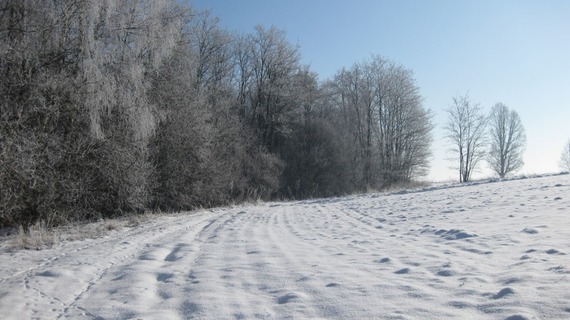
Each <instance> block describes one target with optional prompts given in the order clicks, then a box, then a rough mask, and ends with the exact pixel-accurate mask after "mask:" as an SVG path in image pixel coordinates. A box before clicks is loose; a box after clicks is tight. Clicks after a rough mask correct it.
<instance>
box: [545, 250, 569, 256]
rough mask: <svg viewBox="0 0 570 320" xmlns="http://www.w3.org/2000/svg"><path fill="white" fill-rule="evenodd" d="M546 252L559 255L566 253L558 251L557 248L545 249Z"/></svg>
mask: <svg viewBox="0 0 570 320" xmlns="http://www.w3.org/2000/svg"><path fill="white" fill-rule="evenodd" d="M546 253H548V254H559V255H565V254H566V253H564V252H560V251H558V250H556V249H550V250H546Z"/></svg>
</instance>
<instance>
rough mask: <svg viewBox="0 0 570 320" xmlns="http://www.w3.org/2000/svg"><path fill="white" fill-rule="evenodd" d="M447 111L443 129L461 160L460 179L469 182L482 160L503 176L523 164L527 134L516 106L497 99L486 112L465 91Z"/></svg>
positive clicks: (515, 170)
mask: <svg viewBox="0 0 570 320" xmlns="http://www.w3.org/2000/svg"><path fill="white" fill-rule="evenodd" d="M447 113H448V122H447V125H446V126H445V128H444V129H445V132H446V135H447V138H448V139H449V140H450V141H451V142H452V146H453V147H452V151H453V153H454V154H455V155H456V156H457V158H458V160H459V161H458V169H459V170H458V171H459V181H460V182H468V181H469V180H470V179H471V175H472V173H473V172H474V170H475V169H476V168H477V166H478V165H479V163H480V162H481V160H485V159H486V160H487V163H488V164H489V167H490V168H491V170H493V172H495V173H496V174H497V175H498V176H499V177H500V178H504V177H505V176H507V175H509V174H512V173H515V172H517V171H518V170H520V169H521V168H522V166H523V164H524V162H523V159H522V156H523V153H524V150H525V147H526V135H525V130H524V127H523V125H522V122H521V120H520V117H519V115H518V113H517V112H516V111H515V110H511V109H509V108H508V107H507V106H505V105H504V104H502V103H497V104H495V106H493V108H492V110H491V113H490V114H489V115H488V116H486V115H485V114H484V113H483V112H482V109H481V108H480V106H479V105H478V104H476V103H473V102H472V101H471V100H470V98H469V96H468V95H467V94H466V95H463V96H456V97H454V98H453V103H452V105H451V107H450V108H449V109H448V110H447ZM487 130H488V133H487Z"/></svg>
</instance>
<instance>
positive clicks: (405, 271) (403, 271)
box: [394, 268, 410, 274]
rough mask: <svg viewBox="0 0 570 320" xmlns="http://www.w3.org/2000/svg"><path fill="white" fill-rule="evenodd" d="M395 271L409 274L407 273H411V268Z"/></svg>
mask: <svg viewBox="0 0 570 320" xmlns="http://www.w3.org/2000/svg"><path fill="white" fill-rule="evenodd" d="M394 273H395V274H407V273H410V268H403V269H400V270H398V271H395V272H394Z"/></svg>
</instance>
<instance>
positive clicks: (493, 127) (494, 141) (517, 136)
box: [488, 103, 526, 178]
mask: <svg viewBox="0 0 570 320" xmlns="http://www.w3.org/2000/svg"><path fill="white" fill-rule="evenodd" d="M489 129H490V130H489V133H490V138H491V149H490V150H489V155H488V162H489V166H490V167H491V169H492V170H493V171H494V172H495V173H497V174H498V175H499V177H501V178H504V177H505V176H506V175H508V174H510V173H514V172H516V171H518V170H520V168H522V166H523V164H524V161H523V153H524V150H525V147H526V134H525V130H524V127H523V125H522V122H521V120H520V117H519V115H518V113H517V112H516V111H515V110H510V109H509V108H508V107H507V106H505V105H504V104H502V103H497V104H496V105H495V106H494V107H493V109H492V110H491V115H490V117H489Z"/></svg>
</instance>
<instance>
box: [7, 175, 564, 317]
mask: <svg viewBox="0 0 570 320" xmlns="http://www.w3.org/2000/svg"><path fill="white" fill-rule="evenodd" d="M569 273H570V176H568V175H562V176H553V177H542V178H532V179H524V180H513V181H505V182H494V183H483V184H474V185H470V186H440V187H433V188H428V189H423V190H415V191H414V190H412V191H408V192H399V193H393V194H368V195H363V196H354V197H347V198H337V199H325V200H308V201H299V202H286V203H264V204H260V205H255V206H254V205H251V206H239V207H233V208H229V209H216V210H209V211H203V212H199V213H193V214H190V215H179V216H169V217H168V216H167V217H162V218H159V219H156V220H151V221H149V222H147V223H145V224H143V225H141V226H138V227H134V228H131V229H123V230H118V231H115V232H112V233H111V234H109V235H107V236H105V237H103V238H99V239H88V240H82V241H75V242H68V243H64V244H61V245H59V246H57V247H55V248H53V249H49V250H42V251H23V250H21V251H15V252H9V251H6V250H5V252H2V253H0V318H2V319H35V318H40V319H57V318H70V319H138V318H140V319H185V318H199V319H234V318H236V319H255V318H266V319H315V318H337V319H365V318H367V319H372V318H376V319H511V320H514V319H564V318H565V319H569V318H570V278H569Z"/></svg>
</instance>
